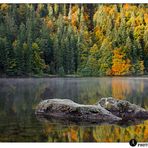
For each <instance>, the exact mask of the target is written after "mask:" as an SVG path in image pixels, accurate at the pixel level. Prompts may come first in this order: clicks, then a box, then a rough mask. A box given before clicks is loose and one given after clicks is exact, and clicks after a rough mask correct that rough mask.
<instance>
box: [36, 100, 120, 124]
mask: <svg viewBox="0 0 148 148" xmlns="http://www.w3.org/2000/svg"><path fill="white" fill-rule="evenodd" d="M35 113H36V115H39V116H44V117H47V118H52V117H53V118H58V119H61V120H62V119H64V120H70V121H74V122H80V121H83V122H91V123H92V122H95V123H100V122H108V123H112V122H117V121H120V120H121V118H119V117H117V116H115V115H113V114H112V113H111V112H109V111H107V110H106V109H104V108H103V107H101V106H100V105H99V104H97V105H82V104H78V103H75V102H73V101H72V100H68V99H49V100H44V101H42V102H40V103H39V105H38V106H37V108H36V112H35Z"/></svg>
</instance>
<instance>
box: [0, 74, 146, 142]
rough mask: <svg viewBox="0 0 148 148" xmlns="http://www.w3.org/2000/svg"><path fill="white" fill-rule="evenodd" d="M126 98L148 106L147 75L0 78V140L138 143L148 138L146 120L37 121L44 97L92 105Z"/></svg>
mask: <svg viewBox="0 0 148 148" xmlns="http://www.w3.org/2000/svg"><path fill="white" fill-rule="evenodd" d="M109 96H112V97H115V98H118V99H127V100H128V101H130V102H131V103H135V104H137V105H140V106H142V107H144V108H146V109H148V77H121V78H120V77H116V78H115V77H114V78H110V77H103V78H37V79H36V78H24V79H0V141H1V142H3V141H6V142H7V141H13V142H128V141H129V140H130V139H132V138H135V139H137V141H138V142H140V141H141V142H144V141H148V120H147V121H144V122H142V123H140V124H138V125H131V126H128V127H121V126H118V125H108V124H106V125H87V126H86V125H73V124H62V123H56V122H50V121H44V120H43V121H41V120H38V119H37V118H36V116H35V114H34V111H35V107H36V105H37V104H38V103H39V102H40V101H41V100H43V99H51V98H67V99H71V100H73V101H75V102H77V103H83V104H94V103H96V102H97V101H98V100H99V99H100V98H102V97H109Z"/></svg>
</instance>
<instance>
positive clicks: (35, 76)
mask: <svg viewBox="0 0 148 148" xmlns="http://www.w3.org/2000/svg"><path fill="white" fill-rule="evenodd" d="M103 77H108V78H114V77H116V78H117V77H119V78H122V77H127V78H130V77H135V78H136V77H137V78H138V77H143V78H148V75H146V74H145V75H125V76H119V75H118V76H81V75H64V76H59V75H46V74H45V75H44V74H43V75H31V76H6V75H5V76H0V79H3V78H8V79H11V78H15V79H17V78H18V79H19V78H22V79H23V78H24V79H25V78H103Z"/></svg>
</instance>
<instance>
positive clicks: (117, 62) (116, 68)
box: [112, 48, 131, 75]
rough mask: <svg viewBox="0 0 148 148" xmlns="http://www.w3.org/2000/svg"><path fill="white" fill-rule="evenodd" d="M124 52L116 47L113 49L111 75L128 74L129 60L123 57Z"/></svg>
mask: <svg viewBox="0 0 148 148" xmlns="http://www.w3.org/2000/svg"><path fill="white" fill-rule="evenodd" d="M125 56H126V54H125V53H124V52H123V51H122V50H121V48H117V49H115V50H114V51H113V58H112V75H128V74H130V68H131V62H130V59H127V58H125Z"/></svg>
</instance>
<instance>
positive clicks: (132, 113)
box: [97, 97, 148, 120]
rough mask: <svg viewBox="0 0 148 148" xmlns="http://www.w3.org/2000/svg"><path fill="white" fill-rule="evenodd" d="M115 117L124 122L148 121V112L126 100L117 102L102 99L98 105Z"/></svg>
mask: <svg viewBox="0 0 148 148" xmlns="http://www.w3.org/2000/svg"><path fill="white" fill-rule="evenodd" d="M97 104H98V105H99V106H100V105H101V106H102V107H103V108H105V109H106V110H108V111H109V112H111V113H112V114H113V115H115V116H118V117H120V118H122V120H131V119H135V118H136V119H148V111H146V110H145V109H144V108H142V107H139V106H137V105H135V104H131V103H130V102H128V101H126V100H117V99H114V98H112V97H109V98H102V99H101V100H100V101H99V102H98V103H97Z"/></svg>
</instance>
